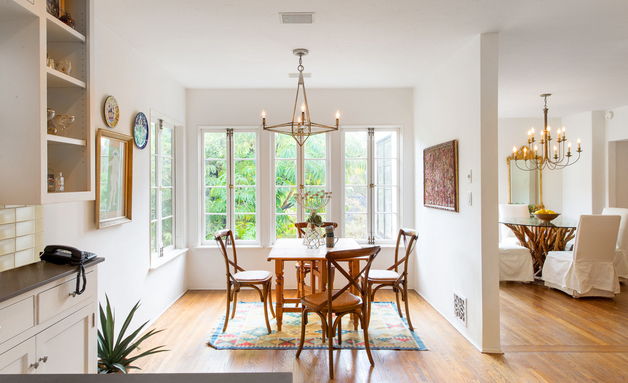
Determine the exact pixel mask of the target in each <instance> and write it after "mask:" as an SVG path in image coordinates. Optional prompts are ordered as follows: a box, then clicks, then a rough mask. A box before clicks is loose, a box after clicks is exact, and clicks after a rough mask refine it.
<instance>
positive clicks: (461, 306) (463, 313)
mask: <svg viewBox="0 0 628 383" xmlns="http://www.w3.org/2000/svg"><path fill="white" fill-rule="evenodd" d="M454 316H455V317H456V318H457V319H458V320H459V321H460V322H461V323H463V324H464V325H465V327H466V326H467V298H465V297H463V296H461V295H460V294H458V293H456V292H455V291H454Z"/></svg>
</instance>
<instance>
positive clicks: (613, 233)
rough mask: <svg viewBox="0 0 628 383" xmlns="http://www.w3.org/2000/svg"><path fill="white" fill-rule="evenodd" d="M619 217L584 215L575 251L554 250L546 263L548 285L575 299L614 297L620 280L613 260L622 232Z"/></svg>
mask: <svg viewBox="0 0 628 383" xmlns="http://www.w3.org/2000/svg"><path fill="white" fill-rule="evenodd" d="M619 221H620V217H619V216H617V215H582V216H580V221H579V222H578V230H577V231H576V242H575V245H574V250H573V251H550V252H549V253H547V257H546V258H545V263H544V264H543V279H544V280H545V286H548V287H552V288H555V289H558V290H561V291H563V292H565V293H567V294H569V295H572V296H573V297H574V298H580V297H590V296H596V297H610V298H612V297H614V296H615V294H617V293H619V291H620V288H619V279H618V278H617V273H616V272H615V265H614V264H613V258H614V256H615V245H616V243H617V233H618V231H619Z"/></svg>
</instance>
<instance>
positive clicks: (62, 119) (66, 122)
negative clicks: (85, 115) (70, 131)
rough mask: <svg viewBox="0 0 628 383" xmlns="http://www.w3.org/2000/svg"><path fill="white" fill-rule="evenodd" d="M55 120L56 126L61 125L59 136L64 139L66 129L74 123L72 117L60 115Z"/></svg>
mask: <svg viewBox="0 0 628 383" xmlns="http://www.w3.org/2000/svg"><path fill="white" fill-rule="evenodd" d="M55 120H57V124H59V125H61V134H60V135H61V136H64V137H65V135H66V134H67V132H66V129H67V127H68V126H70V125H72V123H73V122H74V116H71V115H69V114H60V115H58V116H56V117H55Z"/></svg>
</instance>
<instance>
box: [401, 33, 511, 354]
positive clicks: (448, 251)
mask: <svg viewBox="0 0 628 383" xmlns="http://www.w3.org/2000/svg"><path fill="white" fill-rule="evenodd" d="M497 46H498V40H497V35H496V34H486V35H480V36H478V37H476V38H474V39H473V40H472V41H471V42H469V43H468V44H467V45H466V46H465V47H464V48H462V49H461V50H460V51H458V52H457V53H456V54H455V55H454V56H453V57H452V58H450V59H449V60H447V61H446V62H445V63H443V64H442V65H441V66H440V67H439V68H438V69H437V70H436V71H434V72H433V73H431V74H430V75H429V77H428V79H427V80H426V81H424V82H422V83H421V84H419V86H418V87H417V88H416V89H415V116H416V117H415V152H416V153H417V155H416V166H415V168H416V171H415V182H416V184H415V188H416V190H417V193H416V195H417V208H416V213H415V215H416V227H417V229H418V232H419V241H418V243H417V259H418V262H417V267H416V268H414V269H413V270H412V273H414V274H415V275H417V282H416V283H417V290H418V291H419V293H420V294H421V295H422V296H423V297H424V298H425V299H426V300H427V301H428V302H429V303H430V304H431V305H432V306H433V307H435V308H436V309H437V310H438V311H439V312H440V313H441V315H443V316H444V317H445V318H446V319H447V320H448V321H449V322H450V323H451V324H452V325H453V326H454V327H456V329H458V331H460V332H461V333H462V334H463V335H464V336H465V337H466V338H467V339H469V340H470V341H471V342H472V343H473V344H474V345H475V346H476V347H477V348H478V349H480V350H482V351H485V352H499V350H500V346H499V269H498V251H497V243H498V234H497V230H495V228H496V222H497V201H498V186H497V177H495V175H496V174H497V161H498V158H497V157H498V154H497V145H498V137H497V56H498V54H497ZM454 139H457V140H458V146H459V152H458V165H459V175H458V180H459V182H460V184H459V204H460V211H459V212H458V213H455V212H451V211H444V210H437V209H431V208H426V207H424V206H423V205H422V203H421V199H422V195H423V156H422V152H423V150H424V149H425V148H427V147H430V146H433V145H437V144H440V143H442V142H446V141H450V140H454ZM470 172H472V183H469V182H468V179H467V175H468V174H469V173H470ZM469 193H471V194H472V197H471V198H472V202H471V205H469V204H468V200H469ZM421 238H423V240H422V239H421ZM452 238H455V240H452ZM454 292H455V293H457V294H458V295H461V296H462V297H465V298H466V299H467V325H466V326H465V325H464V324H462V323H461V322H460V321H458V319H456V318H455V316H454V309H453V294H454Z"/></svg>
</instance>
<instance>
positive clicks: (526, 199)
mask: <svg viewBox="0 0 628 383" xmlns="http://www.w3.org/2000/svg"><path fill="white" fill-rule="evenodd" d="M524 148H526V149H527V146H525V145H524V146H522V147H521V148H519V150H517V152H513V153H512V154H511V155H510V156H508V157H506V163H507V164H508V203H509V204H514V203H523V204H526V205H534V206H535V207H536V209H540V208H543V171H542V170H541V169H535V170H524V169H525V168H524V167H523V166H522V165H521V164H520V165H519V166H517V161H516V160H521V161H523V160H525V158H526V157H528V159H529V158H530V155H531V153H530V152H529V151H524ZM524 153H525V154H524ZM522 168H523V169H522Z"/></svg>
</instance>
